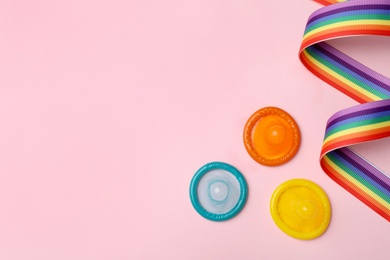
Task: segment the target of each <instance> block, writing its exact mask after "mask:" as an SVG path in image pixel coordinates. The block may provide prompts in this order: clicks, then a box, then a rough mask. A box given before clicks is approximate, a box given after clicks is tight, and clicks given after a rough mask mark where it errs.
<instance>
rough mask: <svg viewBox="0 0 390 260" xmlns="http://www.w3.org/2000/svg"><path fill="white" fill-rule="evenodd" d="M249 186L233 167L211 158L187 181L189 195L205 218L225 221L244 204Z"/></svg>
mask: <svg viewBox="0 0 390 260" xmlns="http://www.w3.org/2000/svg"><path fill="white" fill-rule="evenodd" d="M247 196H248V188H247V184H246V181H245V178H244V176H243V175H242V174H241V172H239V171H238V170H237V169H236V168H235V167H233V166H231V165H229V164H227V163H223V162H211V163H208V164H206V165H204V166H203V167H201V168H200V169H199V170H198V171H197V172H196V173H195V175H194V176H193V178H192V180H191V184H190V199H191V203H192V205H193V207H194V208H195V210H196V211H197V212H198V213H199V214H200V215H201V216H203V217H204V218H206V219H209V220H213V221H224V220H228V219H230V218H232V217H234V216H236V215H237V214H238V213H239V212H240V211H241V210H242V208H243V207H244V205H245V203H246V199H247Z"/></svg>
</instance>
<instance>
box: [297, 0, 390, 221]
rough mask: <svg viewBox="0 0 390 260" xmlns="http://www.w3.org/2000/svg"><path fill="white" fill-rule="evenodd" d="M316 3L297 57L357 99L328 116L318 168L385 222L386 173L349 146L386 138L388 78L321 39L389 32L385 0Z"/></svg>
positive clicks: (388, 200)
mask: <svg viewBox="0 0 390 260" xmlns="http://www.w3.org/2000/svg"><path fill="white" fill-rule="evenodd" d="M315 1H316V2H318V3H320V4H323V5H325V7H322V8H320V9H319V10H317V11H316V12H314V13H313V14H312V15H311V16H310V17H309V19H308V22H307V25H306V29H305V33H304V36H303V41H302V45H301V48H300V51H299V55H300V59H301V61H302V63H303V64H304V65H305V66H306V67H307V69H309V70H310V71H311V72H312V73H313V74H315V75H316V76H317V77H319V78H320V79H322V80H323V81H325V82H327V83H328V84H330V85H331V86H333V87H334V88H336V89H338V90H339V91H341V92H343V93H344V94H346V95H348V96H349V97H351V98H353V99H355V100H356V101H358V102H359V103H360V104H359V105H357V106H354V107H351V108H347V109H345V110H342V111H339V112H338V113H336V114H334V115H333V116H332V117H331V118H330V119H329V120H328V122H327V126H326V131H325V138H324V142H323V146H322V150H321V156H320V163H321V167H322V169H323V170H324V171H325V172H326V174H327V175H329V177H330V178H332V179H333V180H334V181H335V182H337V183H338V184H339V185H341V186H342V187H343V188H344V189H346V190H347V191H349V192H350V193H351V194H353V195H354V196H355V197H357V198H358V199H359V200H361V201H362V202H363V203H365V204H366V205H367V206H369V207H370V208H371V209H373V210H374V211H375V212H377V213H378V214H380V215H381V216H382V217H384V218H385V219H387V220H388V221H390V176H389V175H386V174H385V173H384V172H382V171H380V170H379V169H378V168H377V167H375V166H373V165H372V164H370V163H369V162H367V161H366V160H365V159H363V158H362V157H360V156H359V155H358V154H356V153H355V152H354V151H352V150H351V149H350V148H348V147H349V146H352V145H355V144H359V143H362V142H367V141H372V140H376V139H379V138H384V137H388V136H390V99H389V98H390V79H389V78H386V77H384V76H382V75H380V74H379V73H377V72H375V71H373V70H372V69H370V68H368V67H366V66H364V65H363V64H361V63H359V62H357V61H356V60H354V59H352V58H350V57H349V56H347V55H345V54H344V53H342V52H340V51H339V50H337V49H335V48H334V47H332V46H331V45H329V44H327V43H326V41H327V40H329V39H334V38H338V37H350V36H362V35H382V36H390V0H351V1H342V0H339V1H336V0H315Z"/></svg>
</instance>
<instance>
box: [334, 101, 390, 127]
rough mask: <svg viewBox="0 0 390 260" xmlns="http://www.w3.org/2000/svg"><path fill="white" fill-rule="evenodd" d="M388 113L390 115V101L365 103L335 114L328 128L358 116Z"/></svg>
mask: <svg viewBox="0 0 390 260" xmlns="http://www.w3.org/2000/svg"><path fill="white" fill-rule="evenodd" d="M386 111H388V112H389V114H390V99H385V100H379V101H374V102H369V103H364V104H360V105H356V106H353V107H349V108H346V109H343V110H341V111H339V112H337V113H335V114H334V115H333V116H332V117H330V118H329V119H328V122H327V123H326V125H327V128H328V127H331V126H332V125H334V124H336V123H338V122H341V121H343V120H346V119H350V118H353V117H356V116H364V115H367V116H369V115H370V114H375V113H378V112H386Z"/></svg>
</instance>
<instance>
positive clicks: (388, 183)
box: [336, 148, 390, 191]
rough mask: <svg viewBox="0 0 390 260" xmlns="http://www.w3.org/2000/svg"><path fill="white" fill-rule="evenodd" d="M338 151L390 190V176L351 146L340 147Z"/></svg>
mask: <svg viewBox="0 0 390 260" xmlns="http://www.w3.org/2000/svg"><path fill="white" fill-rule="evenodd" d="M336 152H337V153H338V154H339V155H340V156H342V157H343V158H344V159H345V160H347V161H348V162H349V163H351V164H352V165H354V166H355V167H357V168H358V169H359V170H361V171H362V172H364V174H366V175H367V176H369V177H370V178H371V179H372V180H375V182H377V183H378V184H380V185H381V186H383V187H385V188H386V190H389V191H390V178H389V177H388V176H387V175H385V174H384V173H383V172H382V171H380V170H379V169H377V168H375V167H374V166H372V164H370V163H369V162H367V161H366V160H365V159H363V158H362V157H361V156H359V155H357V154H356V153H355V152H353V151H352V150H351V149H349V148H340V149H338V150H337V151H336Z"/></svg>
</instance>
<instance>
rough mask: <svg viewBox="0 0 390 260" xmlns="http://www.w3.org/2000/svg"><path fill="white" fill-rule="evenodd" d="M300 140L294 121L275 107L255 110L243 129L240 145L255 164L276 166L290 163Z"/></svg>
mask: <svg viewBox="0 0 390 260" xmlns="http://www.w3.org/2000/svg"><path fill="white" fill-rule="evenodd" d="M300 141H301V135H300V132H299V128H298V125H297V123H296V122H295V120H294V119H293V118H292V117H291V116H290V115H289V114H288V113H287V112H286V111H284V110H282V109H280V108H277V107H264V108H262V109H260V110H258V111H256V112H255V113H254V114H253V115H252V116H251V117H250V118H249V120H248V121H247V123H246V125H245V129H244V144H245V148H246V150H247V151H248V153H249V155H250V156H251V157H252V158H253V159H254V160H255V161H257V162H258V163H260V164H263V165H267V166H276V165H281V164H283V163H286V162H288V161H289V160H291V159H292V158H293V157H294V156H295V154H296V153H297V151H298V149H299V146H300Z"/></svg>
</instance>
